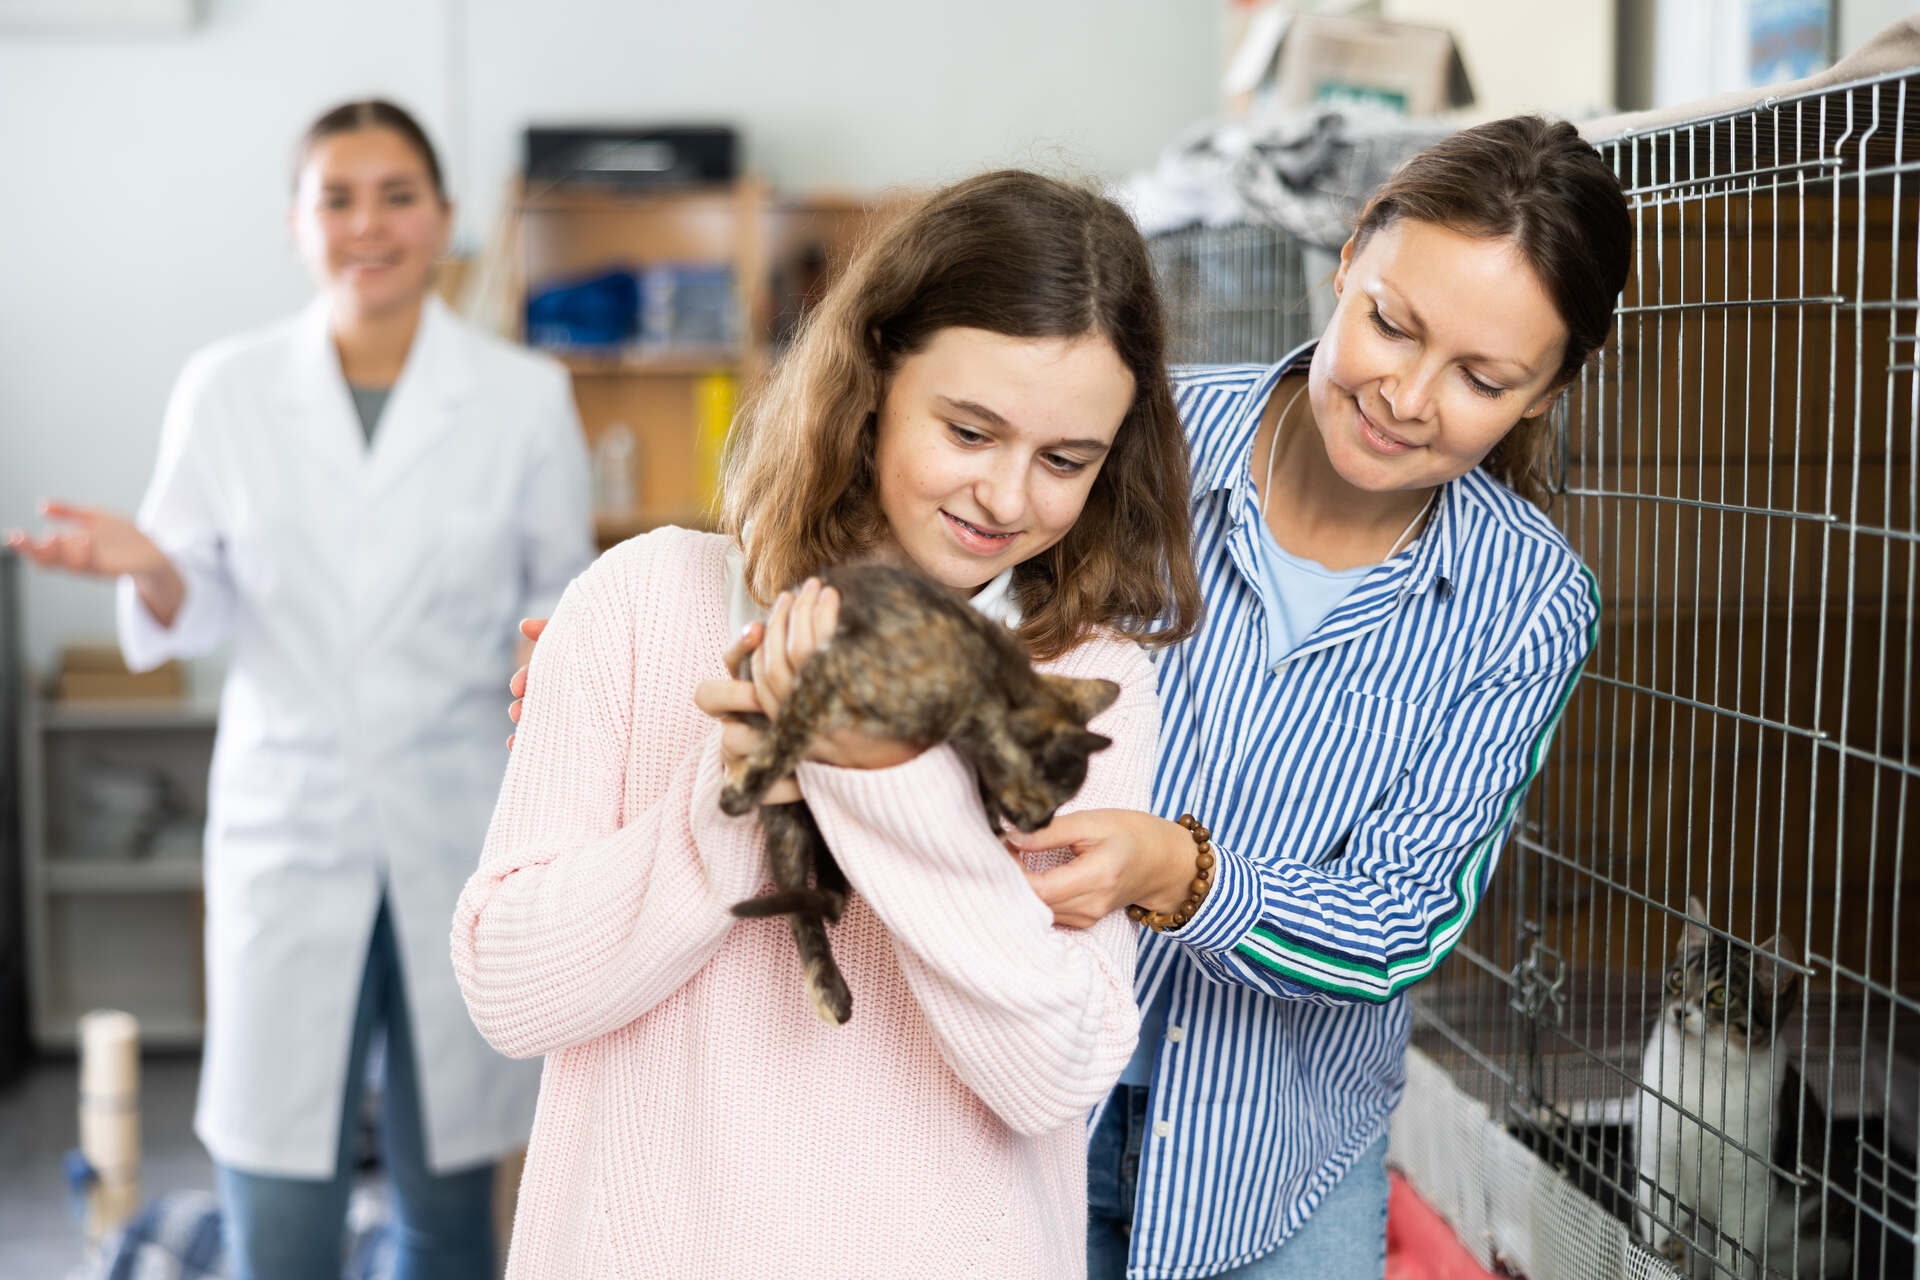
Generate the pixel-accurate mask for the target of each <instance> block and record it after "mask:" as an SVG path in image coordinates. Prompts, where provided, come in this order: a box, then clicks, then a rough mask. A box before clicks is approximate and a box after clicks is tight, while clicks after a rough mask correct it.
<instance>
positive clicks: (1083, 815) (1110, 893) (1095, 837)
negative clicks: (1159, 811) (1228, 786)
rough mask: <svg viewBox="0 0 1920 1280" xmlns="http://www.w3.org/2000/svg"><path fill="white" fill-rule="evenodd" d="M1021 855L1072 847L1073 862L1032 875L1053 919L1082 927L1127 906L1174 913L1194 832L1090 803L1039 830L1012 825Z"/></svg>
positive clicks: (1013, 843) (1012, 842)
mask: <svg viewBox="0 0 1920 1280" xmlns="http://www.w3.org/2000/svg"><path fill="white" fill-rule="evenodd" d="M1007 846H1008V848H1010V849H1012V850H1013V851H1014V853H1015V854H1016V855H1018V854H1024V853H1035V852H1038V851H1040V850H1042V849H1068V850H1071V851H1072V853H1073V859H1072V861H1070V862H1065V863H1062V864H1061V865H1060V866H1057V867H1055V868H1054V869H1053V870H1051V871H1044V872H1037V873H1036V872H1032V871H1029V872H1028V873H1027V882H1028V883H1029V884H1031V885H1032V886H1033V891H1034V892H1035V893H1037V894H1039V895H1040V901H1042V902H1044V903H1046V904H1047V906H1048V907H1049V908H1051V909H1052V911H1053V922H1054V923H1055V924H1057V925H1064V926H1065V927H1067V928H1069V929H1085V928H1087V927H1088V926H1089V925H1091V924H1093V923H1094V922H1095V921H1097V920H1100V919H1102V918H1103V917H1105V916H1107V915H1110V914H1111V913H1113V912H1115V911H1118V910H1120V909H1121V908H1124V907H1126V906H1128V905H1130V904H1133V903H1139V904H1140V905H1141V906H1143V907H1146V908H1147V909H1149V910H1151V911H1172V910H1174V909H1175V908H1177V907H1178V906H1179V905H1180V903H1181V901H1182V900H1184V899H1185V898H1186V896H1187V892H1188V889H1189V886H1190V884H1191V882H1192V880H1193V874H1194V873H1193V860H1194V855H1193V837H1192V836H1190V835H1188V834H1187V830H1186V828H1185V827H1182V826H1181V825H1180V824H1179V823H1177V822H1168V821H1167V820H1166V819H1165V818H1156V817H1154V816H1153V815H1152V814H1150V813H1141V812H1139V811H1138V810H1134V809H1086V810H1082V811H1081V812H1079V813H1069V814H1066V815H1064V816H1062V817H1059V818H1055V819H1054V820H1053V821H1052V822H1051V823H1049V824H1048V825H1046V826H1044V827H1042V828H1040V829H1039V830H1038V831H1029V832H1022V831H1015V832H1013V833H1011V834H1010V835H1009V836H1008V837H1007Z"/></svg>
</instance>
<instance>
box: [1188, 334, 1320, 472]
mask: <svg viewBox="0 0 1920 1280" xmlns="http://www.w3.org/2000/svg"><path fill="white" fill-rule="evenodd" d="M1316 345H1317V344H1316V343H1312V342H1308V343H1303V344H1302V345H1300V346H1298V347H1295V348H1294V349H1293V350H1292V351H1290V352H1288V353H1287V354H1286V355H1285V356H1284V357H1282V358H1281V359H1280V360H1279V361H1278V362H1277V363H1275V364H1271V365H1269V366H1267V369H1266V371H1265V372H1264V373H1262V374H1261V375H1260V377H1259V379H1258V380H1257V381H1256V382H1255V383H1254V384H1253V386H1252V387H1250V388H1248V390H1247V393H1246V398H1245V399H1244V400H1242V401H1241V403H1240V405H1239V407H1238V408H1237V409H1236V410H1235V411H1234V414H1233V417H1232V418H1231V419H1230V420H1229V421H1228V422H1227V423H1226V425H1225V427H1224V429H1223V430H1222V432H1221V435H1220V438H1219V441H1218V443H1217V447H1215V448H1213V449H1210V450H1206V451H1205V452H1203V453H1202V454H1201V456H1200V457H1198V458H1197V459H1196V460H1195V464H1194V477H1193V480H1194V483H1193V496H1194V497H1195V498H1199V497H1201V496H1203V495H1205V494H1209V493H1218V492H1220V491H1221V490H1241V489H1251V488H1252V487H1253V476H1252V474H1251V472H1249V471H1248V469H1247V451H1248V450H1249V449H1251V448H1253V437H1254V435H1255V433H1257V432H1258V431H1259V430H1260V415H1261V414H1262V413H1264V412H1265V411H1266V407H1267V397H1268V396H1270V395H1272V394H1273V389H1274V387H1275V386H1277V385H1279V382H1280V379H1282V378H1284V377H1286V376H1287V374H1289V373H1291V372H1293V371H1294V369H1296V368H1298V367H1301V366H1303V365H1304V364H1305V363H1306V362H1307V361H1309V360H1311V359H1313V349H1314V347H1315V346H1316Z"/></svg>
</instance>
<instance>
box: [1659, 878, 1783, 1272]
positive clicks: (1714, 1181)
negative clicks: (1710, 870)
mask: <svg viewBox="0 0 1920 1280" xmlns="http://www.w3.org/2000/svg"><path fill="white" fill-rule="evenodd" d="M1687 917H1688V919H1687V927H1686V931H1685V933H1684V934H1683V935H1682V937H1681V939H1680V946H1679V949H1678V950H1677V951H1676V952H1675V954H1674V958H1673V963H1672V964H1671V965H1670V966H1669V967H1668V969H1667V973H1666V1003H1665V1004H1664V1005H1663V1006H1662V1008H1661V1011H1660V1021H1659V1024H1658V1025H1656V1026H1655V1027H1654V1029H1653V1033H1652V1035H1651V1036H1649V1037H1648V1040H1647V1048H1646V1054H1645V1057H1644V1058H1643V1060H1642V1063H1641V1068H1640V1080H1641V1083H1642V1084H1643V1085H1645V1086H1646V1087H1645V1089H1644V1090H1643V1091H1642V1092H1641V1094H1640V1100H1639V1113H1640V1114H1639V1123H1638V1127H1637V1130H1636V1134H1635V1145H1636V1147H1637V1148H1638V1152H1639V1165H1640V1185H1639V1189H1638V1195H1637V1197H1636V1199H1637V1201H1638V1204H1639V1212H1638V1214H1637V1215H1636V1216H1637V1219H1638V1223H1639V1227H1640V1233H1641V1236H1642V1237H1643V1238H1644V1239H1645V1240H1646V1241H1647V1242H1648V1244H1650V1245H1651V1246H1652V1247H1653V1250H1654V1252H1656V1253H1659V1254H1661V1255H1663V1256H1664V1257H1666V1258H1667V1260H1668V1261H1670V1262H1672V1263H1674V1264H1675V1266H1677V1267H1679V1268H1680V1269H1681V1271H1682V1273H1683V1274H1698V1275H1705V1274H1707V1273H1708V1272H1712V1273H1713V1274H1716V1275H1725V1274H1732V1275H1737V1276H1747V1277H1757V1276H1758V1275H1759V1274H1760V1272H1759V1263H1758V1262H1757V1261H1756V1259H1758V1258H1759V1257H1761V1256H1763V1255H1764V1256H1766V1257H1767V1259H1768V1272H1769V1273H1770V1274H1773V1273H1776V1268H1778V1267H1780V1266H1783V1265H1785V1266H1789V1267H1791V1266H1792V1265H1793V1264H1792V1262H1791V1261H1790V1259H1791V1258H1792V1256H1793V1252H1794V1250H1793V1248H1792V1245H1791V1240H1792V1236H1793V1234H1794V1232H1795V1231H1797V1228H1798V1224H1797V1223H1794V1224H1792V1226H1791V1227H1787V1229H1786V1232H1785V1236H1784V1238H1783V1236H1782V1228H1783V1225H1784V1224H1782V1223H1779V1222H1775V1223H1774V1224H1773V1228H1774V1229H1773V1231H1772V1232H1771V1233H1770V1232H1769V1230H1768V1226H1769V1223H1768V1218H1769V1210H1770V1209H1772V1210H1773V1215H1774V1216H1776V1217H1777V1216H1778V1215H1779V1214H1780V1212H1781V1209H1779V1208H1778V1207H1776V1200H1775V1190H1776V1187H1775V1182H1774V1178H1773V1175H1772V1172H1771V1170H1770V1169H1769V1168H1768V1165H1767V1159H1768V1156H1769V1155H1770V1154H1771V1153H1772V1151H1773V1149H1774V1130H1775V1122H1776V1120H1777V1118H1778V1116H1779V1104H1780V1096H1781V1091H1782V1086H1783V1085H1784V1083H1785V1080H1786V1075H1787V1073H1786V1070H1785V1066H1786V1064H1785V1058H1784V1055H1783V1054H1779V1053H1777V1052H1776V1040H1775V1035H1776V1032H1777V1031H1778V1030H1779V1028H1780V1026H1781V1025H1782V1024H1783V1023H1785V1022H1786V1020H1787V1019H1788V1018H1789V1017H1790V1016H1792V1014H1793V1013H1794V1011H1795V1009H1796V1008H1797V1007H1798V1005H1799V1000H1800V983H1799V978H1798V976H1797V975H1796V974H1795V973H1794V972H1793V971H1792V970H1791V969H1788V968H1785V967H1783V966H1782V965H1780V964H1777V963H1775V961H1774V958H1773V957H1775V956H1779V957H1781V958H1782V959H1784V960H1786V961H1787V963H1788V964H1792V963H1794V962H1795V955H1794V950H1793V945H1792V943H1790V942H1789V941H1787V939H1786V938H1785V937H1784V936H1783V935H1778V934H1776V935H1775V936H1774V937H1771V938H1769V939H1767V940H1766V941H1765V942H1763V943H1761V944H1760V945H1759V946H1757V947H1754V946H1751V945H1749V944H1747V943H1744V942H1740V941H1737V940H1731V939H1728V938H1724V937H1721V936H1719V935H1718V934H1714V933H1710V932H1709V931H1708V930H1707V929H1706V928H1705V927H1704V924H1703V923H1702V922H1704V921H1705V920H1706V918H1707V912H1706V908H1705V907H1703V906H1702V905H1701V904H1700V903H1699V902H1698V901H1697V900H1696V899H1692V898H1689V899H1688V900H1687ZM1683 1112H1684V1114H1683ZM1702 1121H1704V1122H1705V1124H1706V1126H1707V1127H1706V1128H1703V1127H1702V1125H1701V1122H1702ZM1716 1130H1717V1131H1719V1132H1715V1131H1716ZM1722 1134H1724V1135H1725V1136H1724V1137H1722V1136H1721V1135H1722ZM1656 1187H1657V1188H1658V1196H1657V1199H1656V1195H1655V1188H1656ZM1785 1213H1786V1215H1787V1217H1788V1218H1789V1219H1791V1218H1792V1216H1793V1214H1792V1210H1791V1209H1790V1208H1788V1209H1786V1210H1785ZM1676 1226H1677V1227H1678V1228H1679V1230H1680V1231H1681V1232H1682V1233H1684V1232H1686V1231H1687V1230H1689V1229H1691V1230H1692V1239H1693V1243H1694V1245H1695V1248H1689V1247H1688V1246H1687V1244H1686V1242H1685V1240H1683V1239H1682V1238H1681V1235H1679V1234H1676V1232H1675V1228H1676ZM1770 1237H1771V1238H1770ZM1783 1244H1784V1245H1786V1246H1787V1247H1786V1248H1784V1249H1783V1248H1782V1247H1781V1246H1782V1245H1783ZM1809 1256H1811V1253H1809ZM1715 1260H1717V1261H1718V1263H1719V1267H1716V1266H1714V1261H1715ZM1720 1268H1725V1270H1721V1269H1720ZM1787 1274H1791V1272H1788V1273H1787Z"/></svg>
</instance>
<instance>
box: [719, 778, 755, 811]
mask: <svg viewBox="0 0 1920 1280" xmlns="http://www.w3.org/2000/svg"><path fill="white" fill-rule="evenodd" d="M753 807H754V800H753V796H752V795H751V794H750V793H749V791H748V790H747V786H746V783H745V781H744V780H742V781H738V782H729V783H728V784H727V785H726V786H724V787H722V788H720V812H722V813H724V814H726V815H727V816H728V817H730V818H737V817H739V816H740V815H741V814H743V813H750V812H752V811H753Z"/></svg>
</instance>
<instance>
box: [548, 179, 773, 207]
mask: <svg viewBox="0 0 1920 1280" xmlns="http://www.w3.org/2000/svg"><path fill="white" fill-rule="evenodd" d="M735 191H736V189H735V188H734V187H731V186H728V185H725V184H720V185H709V186H696V187H675V188H672V189H671V190H662V191H620V190H615V189H612V188H605V189H600V188H593V187H586V186H581V185H579V184H575V185H572V186H558V187H553V188H550V189H548V190H546V191H534V192H530V193H524V194H522V195H521V197H520V199H519V200H518V201H517V202H516V203H517V207H518V208H519V209H520V211H521V212H522V213H632V212H635V211H644V210H650V209H658V208H662V207H669V206H672V205H684V204H695V203H699V202H701V201H713V200H732V199H733V198H734V196H735Z"/></svg>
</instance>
